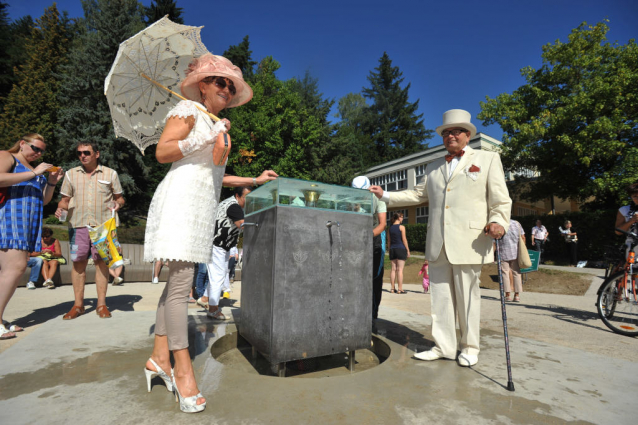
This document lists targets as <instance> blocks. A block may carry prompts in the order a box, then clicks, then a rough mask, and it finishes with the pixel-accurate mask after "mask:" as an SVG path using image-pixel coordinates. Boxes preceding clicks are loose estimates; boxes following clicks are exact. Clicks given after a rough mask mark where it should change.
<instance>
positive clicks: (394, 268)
mask: <svg viewBox="0 0 638 425" xmlns="http://www.w3.org/2000/svg"><path fill="white" fill-rule="evenodd" d="M397 261H398V260H391V263H392V269H391V270H390V287H391V288H392V291H394V281H395V280H396V275H397Z"/></svg>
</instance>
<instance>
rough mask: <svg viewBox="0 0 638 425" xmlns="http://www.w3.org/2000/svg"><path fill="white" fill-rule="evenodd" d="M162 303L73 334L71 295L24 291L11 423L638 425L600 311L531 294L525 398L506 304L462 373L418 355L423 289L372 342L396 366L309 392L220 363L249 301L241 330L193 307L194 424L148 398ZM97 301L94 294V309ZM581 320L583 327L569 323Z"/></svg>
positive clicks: (136, 294)
mask: <svg viewBox="0 0 638 425" xmlns="http://www.w3.org/2000/svg"><path fill="white" fill-rule="evenodd" d="M236 286H238V285H236ZM162 289H163V285H150V284H128V285H125V286H124V287H116V288H111V287H110V288H109V300H110V301H109V304H110V305H112V306H113V307H112V310H113V317H112V318H111V319H108V320H104V319H99V318H98V317H97V315H96V314H95V312H94V311H93V308H87V314H85V315H84V316H81V317H80V318H78V319H76V320H72V321H63V320H61V317H60V316H61V315H62V314H64V313H65V312H66V311H67V310H68V309H69V308H70V305H71V303H70V302H69V300H70V299H72V298H70V295H71V289H70V287H62V288H58V289H56V290H55V291H48V290H38V291H30V292H27V290H26V289H22V288H20V289H19V290H18V291H19V292H18V293H17V294H16V296H15V297H14V299H13V300H12V304H13V303H16V305H15V306H13V307H12V305H11V304H10V305H9V309H8V311H7V314H6V317H5V318H6V319H7V320H13V321H15V322H16V323H18V324H22V325H25V324H29V325H30V328H28V329H27V331H25V332H22V333H20V334H18V338H16V339H14V340H13V343H12V345H10V346H8V347H7V345H5V343H6V341H3V342H0V348H1V349H2V351H1V353H0V423H1V424H30V423H46V424H62V423H67V422H80V421H81V422H82V423H89V424H102V423H122V424H129V423H135V424H145V423H153V424H156V423H185V424H186V423H189V424H191V423H206V424H270V423H272V424H275V423H276V424H319V423H321V424H410V425H411V424H426V423H443V424H458V423H472V424H488V423H503V424H536V423H539V424H541V423H542V424H544V423H567V422H570V423H572V422H573V423H595V424H611V423H614V424H630V423H635V418H634V419H631V418H632V417H633V416H634V414H633V410H634V409H633V408H634V407H635V400H636V394H638V379H637V378H636V377H635V374H634V373H635V369H636V360H635V353H637V352H638V341H636V339H633V338H626V337H622V336H619V335H614V334H612V333H610V332H607V331H605V328H604V326H602V327H601V326H599V325H598V324H597V323H596V322H595V321H594V320H593V319H592V318H590V317H589V316H588V315H587V314H586V313H588V311H587V308H588V307H587V305H591V307H589V310H590V311H591V312H594V313H595V308H594V306H593V300H590V299H588V298H587V299H585V297H569V298H562V297H551V298H548V297H549V296H547V295H545V294H526V295H525V296H524V297H523V300H524V301H526V302H524V303H521V304H512V305H510V307H509V308H508V313H509V314H510V317H511V319H510V320H512V321H513V326H512V327H513V328H514V331H510V346H511V351H512V369H513V377H514V384H515V387H516V391H515V392H508V391H507V390H506V389H505V386H506V384H507V372H506V367H505V352H504V343H503V336H502V330H501V331H499V328H498V326H496V325H498V323H496V325H495V324H494V323H493V322H494V317H499V318H500V310H499V309H498V299H497V297H498V293H497V292H496V291H486V290H483V306H482V307H483V314H482V325H483V330H482V337H481V354H480V357H479V363H478V364H477V365H476V366H475V367H473V368H461V367H459V366H458V365H457V364H456V362H454V361H448V360H438V361H434V362H420V361H417V360H414V359H412V358H411V357H412V355H413V354H414V350H418V351H421V350H423V349H426V348H427V347H429V346H431V345H432V341H431V336H430V323H431V321H430V316H429V315H428V314H427V311H429V295H425V294H420V293H419V291H418V290H417V287H415V288H410V287H408V289H414V290H411V291H410V293H409V294H407V295H396V296H392V295H391V294H388V293H384V301H383V303H382V307H381V310H380V319H379V320H378V321H377V325H376V328H375V330H374V333H375V335H377V336H378V337H379V338H381V339H382V340H383V341H384V342H385V343H387V344H388V345H389V346H390V348H391V355H390V357H389V358H388V359H387V360H386V361H385V362H383V363H382V364H380V365H379V366H376V367H373V368H370V369H368V370H365V371H360V372H357V373H354V374H350V373H347V372H346V373H344V372H345V370H339V371H338V373H334V375H337V376H330V377H316V378H312V377H308V378H307V379H299V377H290V378H277V377H273V376H262V375H258V374H256V373H251V372H250V371H246V370H245V369H242V368H240V367H237V368H235V367H232V365H228V364H223V363H220V362H219V361H217V360H215V359H214V358H212V357H211V355H210V347H211V346H212V344H213V343H214V342H215V341H216V340H217V339H219V338H221V337H223V336H224V335H229V334H230V333H232V332H235V330H236V323H237V321H238V320H240V316H241V309H240V303H239V301H240V300H237V299H236V300H234V302H233V303H232V305H230V306H227V307H225V308H224V313H225V314H227V316H230V318H231V320H229V321H227V322H225V323H220V322H213V321H211V320H208V319H206V316H205V314H204V313H203V311H202V310H201V309H198V308H197V307H195V306H192V307H191V309H190V310H189V313H190V326H189V337H190V349H191V355H192V357H193V360H194V365H195V370H196V374H197V377H198V382H199V385H200V390H201V391H202V393H203V394H204V395H205V396H206V397H207V400H208V406H207V408H206V410H205V411H204V412H203V413H199V414H196V415H187V414H184V413H181V412H180V411H179V407H178V404H177V403H175V402H174V398H173V396H172V394H171V393H169V392H168V391H166V389H165V387H164V384H163V382H162V381H161V380H160V379H159V378H156V379H155V380H154V381H153V388H152V392H151V393H148V392H147V391H146V382H145V378H144V375H143V367H144V363H145V361H146V359H147V358H148V356H149V354H150V352H151V348H152V343H153V324H154V321H155V317H154V316H155V314H154V311H153V307H154V304H155V303H156V302H157V299H158V298H159V295H160V293H161V290H162ZM93 290H94V288H92V287H91V286H89V287H87V296H90V294H91V291H93ZM234 294H236V295H238V294H239V288H238V287H236V288H235V292H234ZM580 298H583V299H580ZM27 300H29V302H25V301H27ZM91 302H93V300H89V302H88V303H87V306H88V305H89V304H91ZM18 303H19V304H18ZM47 303H48V305H47ZM552 307H553V308H552ZM557 311H560V313H559V314H556V312H557ZM570 311H577V312H580V313H574V314H571V316H570V318H569V320H565V315H566V314H567V313H566V312H570ZM579 315H580V317H582V319H578V316H579ZM585 322H587V324H586V325H585V326H583V323H585ZM523 323H527V325H528V326H527V327H523V326H522V325H523ZM528 328H529V330H530V331H529V332H528V331H526V329H528ZM543 331H544V332H543ZM561 334H563V335H564V336H562V337H561ZM539 335H540V336H539ZM573 340H577V341H578V340H579V341H580V343H579V344H576V343H574V344H572V343H570V341H573ZM3 345H4V346H3ZM601 345H604V347H603V346H601ZM608 352H612V353H614V355H608V354H607V353H608ZM618 353H620V354H618ZM343 368H344V369H345V368H346V362H345V361H344V365H343Z"/></svg>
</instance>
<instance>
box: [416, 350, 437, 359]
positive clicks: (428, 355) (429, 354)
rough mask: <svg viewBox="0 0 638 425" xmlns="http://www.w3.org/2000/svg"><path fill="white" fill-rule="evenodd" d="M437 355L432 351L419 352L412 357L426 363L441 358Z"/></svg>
mask: <svg viewBox="0 0 638 425" xmlns="http://www.w3.org/2000/svg"><path fill="white" fill-rule="evenodd" d="M442 357H443V356H440V355H439V354H437V353H435V352H434V350H427V351H421V352H420V353H417V354H415V355H414V358H415V359H419V360H425V361H426V362H429V361H432V360H437V359H440V358H442Z"/></svg>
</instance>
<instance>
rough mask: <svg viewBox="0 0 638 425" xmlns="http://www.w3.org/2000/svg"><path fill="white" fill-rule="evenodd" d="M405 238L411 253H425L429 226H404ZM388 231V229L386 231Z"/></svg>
mask: <svg viewBox="0 0 638 425" xmlns="http://www.w3.org/2000/svg"><path fill="white" fill-rule="evenodd" d="M404 226H405V238H406V239H407V241H408V246H409V247H410V251H425V238H426V237H427V234H428V225H427V224H404ZM386 231H387V229H386Z"/></svg>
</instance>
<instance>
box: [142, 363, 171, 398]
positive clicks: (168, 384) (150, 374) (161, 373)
mask: <svg viewBox="0 0 638 425" xmlns="http://www.w3.org/2000/svg"><path fill="white" fill-rule="evenodd" d="M148 360H149V361H150V362H151V363H153V366H155V369H157V372H155V371H153V370H149V369H147V368H146V367H144V374H145V375H146V385H147V386H148V392H149V393H150V392H151V379H153V378H154V377H156V376H159V377H160V378H162V380H163V381H164V384H166V389H167V390H168V391H173V380H172V379H171V378H169V376H168V374H167V373H166V372H164V371H163V370H162V368H161V367H159V365H158V364H157V363H155V361H154V360H153V359H151V358H150V357H149V359H148ZM172 373H173V370H172V369H171V374H172Z"/></svg>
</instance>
